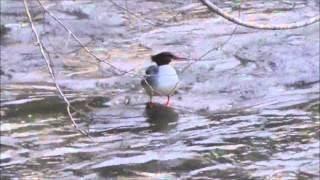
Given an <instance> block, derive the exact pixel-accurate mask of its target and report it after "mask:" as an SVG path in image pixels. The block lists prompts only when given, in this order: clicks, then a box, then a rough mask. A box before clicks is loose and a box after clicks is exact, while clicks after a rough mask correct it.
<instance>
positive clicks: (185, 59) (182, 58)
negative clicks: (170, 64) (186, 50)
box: [173, 56, 188, 61]
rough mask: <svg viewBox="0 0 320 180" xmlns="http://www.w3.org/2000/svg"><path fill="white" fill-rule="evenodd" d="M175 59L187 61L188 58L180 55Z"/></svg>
mask: <svg viewBox="0 0 320 180" xmlns="http://www.w3.org/2000/svg"><path fill="white" fill-rule="evenodd" d="M173 59H174V60H176V61H187V60H188V58H185V57H179V56H175V57H174V58H173Z"/></svg>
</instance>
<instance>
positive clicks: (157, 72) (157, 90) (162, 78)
mask: <svg viewBox="0 0 320 180" xmlns="http://www.w3.org/2000/svg"><path fill="white" fill-rule="evenodd" d="M182 59H185V58H181V57H178V56H176V55H174V54H173V53H171V52H161V53H158V54H156V55H152V56H151V61H152V62H154V63H156V65H151V66H149V67H148V68H147V69H146V71H145V75H144V78H143V79H142V80H141V85H142V87H143V88H144V90H145V92H146V94H147V95H148V96H149V104H150V105H151V106H152V105H153V101H152V98H153V96H166V97H167V101H166V102H165V104H164V105H165V106H169V104H170V97H171V96H172V95H173V94H174V92H175V91H176V90H177V89H178V87H179V82H180V80H179V76H178V74H177V71H176V70H175V68H174V67H173V66H171V65H170V62H172V60H182Z"/></svg>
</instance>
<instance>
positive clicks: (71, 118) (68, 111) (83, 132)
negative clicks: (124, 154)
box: [23, 0, 89, 136]
mask: <svg viewBox="0 0 320 180" xmlns="http://www.w3.org/2000/svg"><path fill="white" fill-rule="evenodd" d="M23 2H24V7H25V10H26V13H27V16H28V19H29V22H30V25H31V29H32V31H33V33H34V35H35V37H36V39H37V45H38V46H39V48H40V52H41V54H42V57H43V59H44V60H45V62H46V64H47V68H48V70H49V73H50V75H51V79H52V80H53V82H54V84H55V87H56V89H57V90H58V92H59V95H60V96H61V98H62V99H63V101H64V102H65V103H66V105H67V107H66V108H67V113H68V116H69V118H70V120H71V122H72V124H73V126H74V127H75V128H76V129H77V130H78V131H79V132H80V133H81V134H83V135H86V136H89V135H88V133H87V132H85V131H83V130H82V129H80V128H79V126H78V125H77V123H76V122H75V119H74V117H73V116H72V114H71V111H70V102H69V100H68V99H67V97H66V96H65V95H64V93H63V92H62V90H61V88H60V85H59V84H58V83H57V80H56V76H55V73H54V71H53V69H52V67H51V64H52V62H51V60H50V59H49V56H48V54H47V53H46V50H45V48H44V46H43V45H42V42H41V39H40V37H39V35H38V32H37V29H36V27H35V26H34V24H33V20H32V17H31V14H30V11H29V6H28V3H27V1H26V0H24V1H23Z"/></svg>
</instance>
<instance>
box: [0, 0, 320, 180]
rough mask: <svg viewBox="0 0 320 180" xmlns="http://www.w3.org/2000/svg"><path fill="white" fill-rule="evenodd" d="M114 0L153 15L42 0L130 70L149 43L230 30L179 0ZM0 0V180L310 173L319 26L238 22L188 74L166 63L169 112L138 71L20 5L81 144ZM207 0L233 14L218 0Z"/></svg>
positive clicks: (311, 8)
mask: <svg viewBox="0 0 320 180" xmlns="http://www.w3.org/2000/svg"><path fill="white" fill-rule="evenodd" d="M115 2H119V4H120V5H122V6H126V3H127V6H128V7H129V8H132V9H131V10H132V11H134V12H136V13H146V15H145V16H144V17H145V18H148V20H150V21H152V22H158V23H159V24H157V25H152V24H149V23H147V22H146V21H143V20H141V19H135V18H134V17H132V16H130V15H128V14H127V13H125V12H123V11H121V9H119V8H117V7H116V6H112V5H111V4H110V3H106V2H103V1H91V0H88V1H67V0H66V1H59V2H58V1H57V2H55V3H53V2H51V3H50V2H47V4H46V5H48V6H50V7H51V9H50V10H51V11H52V12H54V13H55V14H56V15H57V16H59V18H61V19H62V20H63V21H64V22H65V23H67V25H68V26H69V27H70V28H72V30H73V31H74V32H75V33H76V34H77V35H78V36H79V37H80V38H81V40H82V41H83V42H84V43H85V44H86V45H88V46H89V47H90V48H91V49H93V51H94V52H95V53H96V54H97V55H98V56H99V57H100V56H101V57H105V56H106V54H107V53H109V54H110V55H111V59H112V62H113V63H114V64H115V65H116V66H118V67H121V68H123V69H135V70H136V71H135V72H137V73H143V71H144V67H145V66H147V65H149V64H150V62H148V61H147V60H148V58H149V55H150V54H153V53H156V52H158V51H159V50H171V51H175V52H177V53H180V55H183V56H188V57H191V58H198V57H200V56H201V55H202V54H204V53H205V52H206V51H207V50H209V49H210V48H212V47H215V46H216V45H218V44H221V43H223V42H224V41H225V40H226V39H227V38H228V37H229V35H230V32H232V29H233V28H234V26H233V25H232V24H229V23H226V22H225V21H223V20H221V19H219V18H210V17H211V15H208V14H207V12H206V11H205V10H204V8H201V6H199V5H197V4H191V2H188V1H181V2H180V1H176V2H175V3H173V2H172V1H170V2H169V1H165V2H160V1H143V2H142V1H115ZM137 2H138V3H137ZM257 2H260V1H246V3H245V4H243V6H242V7H243V12H242V16H246V17H247V16H249V15H250V14H256V15H257V16H255V18H254V19H255V20H257V21H263V20H264V19H265V18H270V16H269V15H270V14H268V13H270V12H273V13H275V14H274V16H272V18H273V20H274V21H273V22H274V23H280V22H289V21H290V22H291V21H294V20H297V19H301V18H306V17H309V16H312V15H314V14H316V13H318V9H317V8H318V7H319V4H318V2H317V1H301V0H299V1H298V0H297V1H292V2H293V3H295V5H294V8H293V7H292V4H290V3H289V4H288V3H285V2H283V1H270V2H265V4H264V6H261V5H260V4H259V3H257ZM139 3H145V4H144V5H145V6H143V7H142V6H139V5H138V4H139ZM190 4H191V5H190ZM1 5H2V7H4V8H1V11H2V12H4V14H3V15H1V18H2V19H1V20H2V22H4V23H5V25H6V27H10V28H11V29H10V31H9V32H7V34H5V35H4V36H3V38H1V42H2V43H1V49H2V51H1V111H0V113H1V157H0V162H1V165H0V170H1V179H15V178H19V177H20V178H25V179H48V178H49V179H50V178H52V179H78V178H79V177H82V178H83V179H115V178H118V179H126V178H136V179H277V178H282V179H318V178H319V176H320V175H319V171H320V169H319V165H320V162H319V155H320V153H319V132H320V131H319V126H320V122H319V117H320V114H319V108H320V101H319V96H320V93H319V88H320V86H319V85H320V84H319V82H320V81H319V80H320V79H319V67H320V66H319V61H318V59H319V48H318V47H319V26H318V24H315V25H313V26H309V27H306V28H302V29H297V30H290V31H275V32H273V31H255V30H250V29H245V28H239V29H238V31H237V32H236V34H235V36H234V37H233V38H232V40H231V41H230V42H229V43H228V44H227V45H226V46H225V47H224V48H223V50H216V51H213V52H212V53H211V54H209V55H208V56H207V57H206V58H205V59H204V60H203V61H200V62H197V63H194V65H193V66H191V67H190V68H188V69H187V70H186V71H183V69H184V68H185V67H186V65H187V64H186V63H178V64H174V66H175V67H176V68H177V69H178V72H179V75H180V78H181V88H180V89H179V91H178V93H177V94H176V95H174V96H173V97H172V107H170V108H168V107H165V106H163V105H161V104H156V106H155V107H152V108H151V107H150V106H148V105H147V104H145V102H146V101H147V97H146V96H145V95H144V93H143V91H142V89H141V87H140V85H139V82H140V79H139V78H137V77H131V76H129V75H128V76H115V75H113V74H112V73H111V71H110V68H109V67H107V66H105V65H104V64H100V63H96V62H95V61H94V60H93V59H92V58H90V57H89V56H88V55H87V54H86V53H85V52H83V51H82V50H80V49H79V47H78V46H77V45H76V44H75V42H73V41H68V42H66V39H68V34H67V33H65V32H63V31H62V30H61V29H59V28H57V24H55V23H54V22H53V21H52V20H50V18H48V17H44V18H43V17H42V16H41V13H40V12H41V11H40V10H39V8H37V6H36V4H35V3H34V4H33V2H32V3H31V5H32V6H31V11H33V12H34V15H35V16H37V15H38V16H37V18H38V20H37V21H36V24H37V27H38V28H39V29H40V30H41V32H42V34H43V37H44V42H45V43H46V45H47V47H48V49H49V51H50V52H51V53H52V57H53V60H54V65H55V66H54V67H55V70H56V73H57V77H58V82H59V84H61V85H62V87H63V89H64V90H65V93H66V94H67V97H68V98H69V99H70V101H71V102H72V105H73V107H75V108H76V109H77V110H78V111H80V112H81V114H79V113H75V114H74V115H75V117H76V118H77V123H78V124H79V125H80V127H81V128H82V129H84V130H86V131H88V132H89V134H90V136H91V139H90V138H88V137H85V136H83V135H81V134H80V133H78V132H77V131H76V130H75V129H74V128H73V127H72V126H71V122H70V120H69V119H68V117H67V116H66V114H65V113H66V112H65V111H66V110H65V106H64V103H63V102H62V101H61V100H59V98H58V97H57V96H56V93H55V88H54V86H53V84H52V83H51V81H50V78H49V76H48V74H47V71H46V69H45V68H46V67H45V64H44V62H43V60H42V59H41V56H40V55H39V54H38V49H37V47H35V46H34V44H33V40H34V39H33V38H32V36H31V31H30V29H29V28H28V27H27V26H26V25H25V24H24V23H23V22H24V21H25V20H26V19H25V16H24V12H23V8H22V7H23V4H21V2H20V1H1ZM219 5H220V6H221V7H224V8H225V9H226V10H231V9H232V8H231V4H230V2H229V1H226V2H225V3H221V2H219ZM9 7H10V8H9ZM152 10H153V11H152ZM172 10H174V11H172ZM12 11H15V12H14V13H13V12H12ZM176 11H178V12H179V13H180V14H176V13H174V12H176ZM233 13H236V12H235V11H234V12H233ZM263 13H266V14H267V15H265V14H263ZM301 14H303V16H302V15H301ZM21 22H22V23H21ZM163 23H164V24H163ZM83 27H86V28H83ZM211 27H212V28H211ZM45 35H46V36H45ZM62 45H63V48H62ZM155 100H156V101H157V102H159V103H162V101H164V99H163V98H161V97H159V98H156V99H155ZM84 114H85V116H84Z"/></svg>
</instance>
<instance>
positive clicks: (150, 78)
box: [141, 65, 159, 86]
mask: <svg viewBox="0 0 320 180" xmlns="http://www.w3.org/2000/svg"><path fill="white" fill-rule="evenodd" d="M158 72H159V68H158V66H154V65H153V66H149V67H148V68H147V69H146V75H145V78H144V79H142V80H141V85H142V86H147V82H148V84H149V85H151V86H152V85H153V84H154V83H155V77H154V75H155V74H157V73H158ZM146 81H147V82H146Z"/></svg>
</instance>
